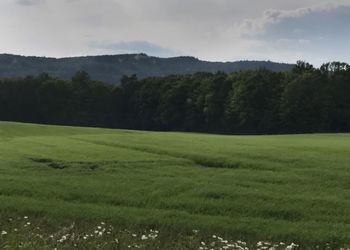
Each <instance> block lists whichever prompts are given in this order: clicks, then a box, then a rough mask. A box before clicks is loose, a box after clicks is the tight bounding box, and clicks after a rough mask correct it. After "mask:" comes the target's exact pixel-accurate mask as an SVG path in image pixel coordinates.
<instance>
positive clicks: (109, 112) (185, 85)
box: [0, 59, 350, 134]
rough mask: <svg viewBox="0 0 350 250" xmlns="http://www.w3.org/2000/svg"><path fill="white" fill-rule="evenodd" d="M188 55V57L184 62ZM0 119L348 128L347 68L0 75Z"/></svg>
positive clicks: (215, 128) (232, 128)
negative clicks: (108, 76) (113, 78)
mask: <svg viewBox="0 0 350 250" xmlns="http://www.w3.org/2000/svg"><path fill="white" fill-rule="evenodd" d="M188 60H189V59H188ZM0 120H13V121H24V122H35V123H50V124H63V125H83V126H100V127H111V128H128V129H140V130H173V131H197V132H212V133H244V134H263V133H301V132H328V131H329V132H331V131H336V132H347V131H350V67H349V65H347V64H345V63H339V62H333V63H328V64H324V65H322V66H321V67H320V69H316V68H314V67H313V66H312V65H310V64H308V63H305V62H297V64H296V66H295V67H294V68H293V69H292V70H291V71H287V72H283V73H282V72H275V71H271V70H267V69H258V70H251V71H241V72H236V73H231V74H227V73H224V72H217V73H195V74H189V75H169V76H165V77H149V78H144V79H138V77H137V76H136V75H131V76H124V77H123V78H122V79H121V84H120V85H119V86H112V85H108V84H104V83H102V82H98V81H94V80H92V79H91V78H90V76H89V75H88V74H87V73H86V72H85V71H78V72H77V73H76V74H75V75H74V76H73V78H72V80H70V81H69V80H58V79H56V78H52V77H50V76H49V75H48V74H45V73H43V74H40V75H39V76H37V77H32V76H28V77H25V78H9V79H7V78H4V79H2V80H0Z"/></svg>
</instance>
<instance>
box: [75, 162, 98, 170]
mask: <svg viewBox="0 0 350 250" xmlns="http://www.w3.org/2000/svg"><path fill="white" fill-rule="evenodd" d="M79 166H80V167H82V168H87V169H91V170H95V169H97V168H98V167H99V165H97V164H95V163H91V162H85V163H81V164H79Z"/></svg>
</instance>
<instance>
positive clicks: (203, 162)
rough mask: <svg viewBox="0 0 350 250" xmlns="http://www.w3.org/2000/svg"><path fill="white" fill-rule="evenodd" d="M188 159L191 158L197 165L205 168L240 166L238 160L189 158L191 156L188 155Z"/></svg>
mask: <svg viewBox="0 0 350 250" xmlns="http://www.w3.org/2000/svg"><path fill="white" fill-rule="evenodd" d="M189 160H192V161H193V162H194V163H196V164H197V165H200V166H202V167H207V168H239V167H240V166H241V163H240V162H225V161H221V160H211V159H205V158H195V159H191V157H189Z"/></svg>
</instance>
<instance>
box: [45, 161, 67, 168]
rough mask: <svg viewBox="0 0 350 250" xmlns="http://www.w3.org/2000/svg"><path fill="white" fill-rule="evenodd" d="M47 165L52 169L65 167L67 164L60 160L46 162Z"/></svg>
mask: <svg viewBox="0 0 350 250" xmlns="http://www.w3.org/2000/svg"><path fill="white" fill-rule="evenodd" d="M47 166H48V167H50V168H54V169H65V168H66V167H67V166H66V165H65V164H63V163H61V162H51V163H49V164H47Z"/></svg>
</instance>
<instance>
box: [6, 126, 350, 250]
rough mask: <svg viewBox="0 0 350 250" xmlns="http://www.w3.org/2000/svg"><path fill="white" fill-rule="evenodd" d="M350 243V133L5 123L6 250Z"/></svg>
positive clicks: (233, 247) (218, 247) (301, 245)
mask: <svg viewBox="0 0 350 250" xmlns="http://www.w3.org/2000/svg"><path fill="white" fill-rule="evenodd" d="M292 242H293V244H292ZM294 243H295V244H294ZM349 243H350V134H309V135H274V136H271V135H269V136H228V135H207V134H196V133H177V132H143V131H128V130H112V129H98V128H79V127H64V126H46V125H35V124H21V123H11V122H0V249H1V248H4V249H17V248H18V249H19V248H20V249H55V248H56V249H72V248H74V249H136V248H142V249H248V248H249V249H268V248H270V247H273V245H275V246H274V249H285V248H288V249H292V248H298V246H299V248H307V247H310V248H313V247H316V246H320V248H325V247H327V246H328V247H329V248H336V247H337V248H340V247H346V246H348V244H349ZM296 245H298V246H296ZM264 247H266V248H264Z"/></svg>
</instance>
